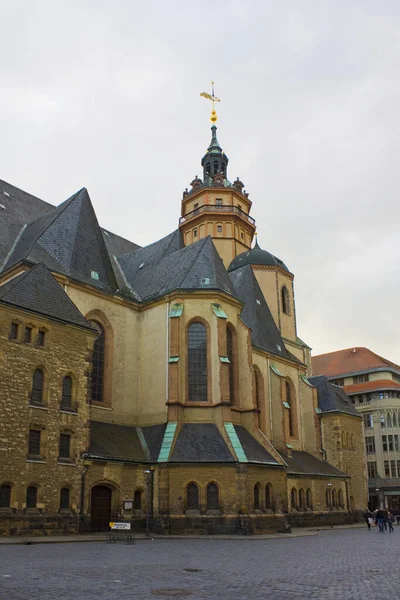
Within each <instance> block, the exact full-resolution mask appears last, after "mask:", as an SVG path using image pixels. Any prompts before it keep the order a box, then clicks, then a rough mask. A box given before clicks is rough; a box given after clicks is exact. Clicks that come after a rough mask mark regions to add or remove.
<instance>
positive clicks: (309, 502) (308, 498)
mask: <svg viewBox="0 0 400 600" xmlns="http://www.w3.org/2000/svg"><path fill="white" fill-rule="evenodd" d="M306 507H307V508H312V496H311V490H310V488H307V491H306Z"/></svg>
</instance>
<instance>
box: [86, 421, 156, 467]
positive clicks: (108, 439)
mask: <svg viewBox="0 0 400 600" xmlns="http://www.w3.org/2000/svg"><path fill="white" fill-rule="evenodd" d="M88 452H89V454H94V455H96V456H98V457H99V458H104V459H108V458H114V459H119V460H127V461H128V460H129V461H135V462H147V461H148V459H147V457H146V453H145V451H144V449H143V447H142V445H141V443H140V439H139V436H138V433H137V431H136V427H128V426H126V425H115V424H114V423H102V422H100V421H91V425H90V446H89V451H88Z"/></svg>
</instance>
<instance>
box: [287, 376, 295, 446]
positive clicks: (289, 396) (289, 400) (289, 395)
mask: <svg viewBox="0 0 400 600" xmlns="http://www.w3.org/2000/svg"><path fill="white" fill-rule="evenodd" d="M285 388H286V402H287V404H288V406H289V409H288V411H289V435H290V437H294V435H295V424H294V420H295V417H294V414H293V413H294V409H293V399H292V392H291V389H290V383H289V382H288V381H286V382H285Z"/></svg>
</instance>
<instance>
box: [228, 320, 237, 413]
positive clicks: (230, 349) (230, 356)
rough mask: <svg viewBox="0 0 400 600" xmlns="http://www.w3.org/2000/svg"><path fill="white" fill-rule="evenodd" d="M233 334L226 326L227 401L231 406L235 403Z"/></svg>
mask: <svg viewBox="0 0 400 600" xmlns="http://www.w3.org/2000/svg"><path fill="white" fill-rule="evenodd" d="M235 341H236V339H235V333H234V331H233V329H232V327H230V326H229V325H228V327H227V328H226V355H227V357H228V359H229V365H228V367H229V400H230V401H231V403H232V404H234V403H235V393H236V386H235V369H236V348H235Z"/></svg>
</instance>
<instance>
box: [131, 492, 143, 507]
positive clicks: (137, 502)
mask: <svg viewBox="0 0 400 600" xmlns="http://www.w3.org/2000/svg"><path fill="white" fill-rule="evenodd" d="M133 510H142V492H141V491H140V490H135V493H134V494H133Z"/></svg>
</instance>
